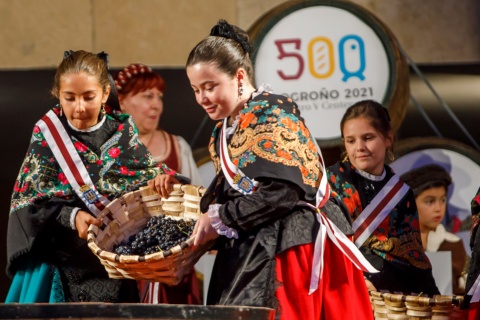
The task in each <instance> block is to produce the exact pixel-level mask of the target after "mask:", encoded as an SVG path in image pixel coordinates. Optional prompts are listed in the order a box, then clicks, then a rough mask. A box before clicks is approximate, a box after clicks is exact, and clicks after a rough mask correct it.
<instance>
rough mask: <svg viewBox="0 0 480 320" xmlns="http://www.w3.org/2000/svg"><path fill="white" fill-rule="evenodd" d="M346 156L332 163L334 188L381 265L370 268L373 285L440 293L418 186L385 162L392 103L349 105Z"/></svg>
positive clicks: (344, 125) (358, 240) (358, 237)
mask: <svg viewBox="0 0 480 320" xmlns="http://www.w3.org/2000/svg"><path fill="white" fill-rule="evenodd" d="M340 129H341V133H342V139H343V143H344V147H345V150H346V156H345V158H344V159H343V160H342V161H339V162H337V163H336V164H335V165H333V166H331V167H329V168H327V171H328V176H329V183H330V186H331V187H332V194H333V195H334V196H335V197H336V198H337V203H338V204H339V205H340V206H341V207H342V208H343V210H344V212H345V213H346V214H348V216H349V217H350V219H351V221H352V227H353V230H354V231H355V236H354V241H355V244H356V245H357V247H359V249H360V251H362V252H363V254H364V256H365V257H366V258H367V260H368V261H369V262H370V263H371V264H372V265H373V266H374V267H375V269H377V270H380V272H379V273H365V280H366V282H367V286H368V287H369V289H371V290H388V291H390V292H403V293H405V294H411V293H416V294H420V293H424V294H428V295H434V294H438V293H439V291H438V288H437V286H436V285H435V280H434V279H433V275H432V267H431V265H430V261H429V260H428V258H427V256H426V255H425V253H424V250H423V247H422V242H421V239H420V232H419V224H418V213H417V209H416V206H415V197H414V195H413V192H412V190H410V188H409V187H408V186H407V185H406V184H404V183H403V182H402V181H401V180H400V177H399V176H397V175H395V173H394V172H393V170H392V169H391V168H390V167H389V166H388V165H386V164H385V158H386V156H387V154H388V155H391V157H393V154H392V151H391V148H392V144H393V132H392V129H391V126H390V117H389V115H388V111H387V109H385V108H384V107H383V106H382V105H381V104H379V103H378V102H375V101H372V100H364V101H359V102H357V103H355V104H354V105H352V106H351V107H349V108H348V109H347V110H346V112H345V114H344V116H343V118H342V121H341V123H340Z"/></svg>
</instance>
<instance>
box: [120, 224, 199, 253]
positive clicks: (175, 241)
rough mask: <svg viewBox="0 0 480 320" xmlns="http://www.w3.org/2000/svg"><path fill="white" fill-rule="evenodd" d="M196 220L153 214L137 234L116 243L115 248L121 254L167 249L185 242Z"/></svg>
mask: <svg viewBox="0 0 480 320" xmlns="http://www.w3.org/2000/svg"><path fill="white" fill-rule="evenodd" d="M194 227H195V221H193V220H174V219H171V218H165V217H164V216H163V215H159V216H153V217H152V218H151V219H150V220H149V221H148V223H147V226H146V227H145V228H143V230H141V231H140V232H138V233H137V234H134V235H131V236H130V237H129V238H128V239H127V241H123V242H121V243H120V244H117V245H114V247H113V250H114V252H115V253H116V254H118V255H121V254H125V255H140V256H143V255H147V254H151V253H154V252H158V251H166V250H169V249H171V248H173V247H174V246H176V245H179V244H181V243H182V242H185V241H186V240H187V239H188V238H189V237H190V235H191V234H192V232H193V228H194Z"/></svg>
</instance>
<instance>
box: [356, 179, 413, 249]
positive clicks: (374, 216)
mask: <svg viewBox="0 0 480 320" xmlns="http://www.w3.org/2000/svg"><path fill="white" fill-rule="evenodd" d="M408 190H409V187H408V185H407V184H405V183H404V182H403V181H402V180H400V177H399V176H398V175H396V174H394V175H393V176H392V177H391V178H390V180H389V181H388V182H387V184H386V185H385V186H384V187H383V188H382V190H380V192H379V193H378V194H377V195H376V196H375V197H374V198H373V200H372V201H371V202H370V204H369V205H368V206H366V207H365V209H364V210H363V211H362V213H361V214H360V215H359V216H358V217H357V218H356V219H355V221H354V222H353V223H352V228H353V231H355V235H354V239H355V244H356V245H357V247H359V248H360V247H361V246H362V244H363V243H364V242H365V241H366V240H367V239H368V238H369V237H370V235H371V234H372V233H373V232H374V231H375V230H376V229H377V227H378V226H379V225H380V223H382V221H383V220H385V218H386V217H387V216H388V214H389V213H390V212H391V211H392V210H393V208H395V206H396V205H397V203H398V202H400V200H402V198H403V197H404V196H405V194H407V192H408Z"/></svg>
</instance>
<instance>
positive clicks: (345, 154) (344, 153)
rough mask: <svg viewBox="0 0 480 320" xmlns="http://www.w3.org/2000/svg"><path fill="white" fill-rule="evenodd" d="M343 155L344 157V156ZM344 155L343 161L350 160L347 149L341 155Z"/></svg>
mask: <svg viewBox="0 0 480 320" xmlns="http://www.w3.org/2000/svg"><path fill="white" fill-rule="evenodd" d="M342 156H343V157H342ZM340 157H342V162H345V161H347V160H348V154H347V151H343V153H342V155H341V156H340Z"/></svg>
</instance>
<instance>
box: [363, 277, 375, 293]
mask: <svg viewBox="0 0 480 320" xmlns="http://www.w3.org/2000/svg"><path fill="white" fill-rule="evenodd" d="M365 284H366V285H367V290H369V291H377V288H375V286H374V285H373V283H372V282H370V280H368V279H367V278H365Z"/></svg>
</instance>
